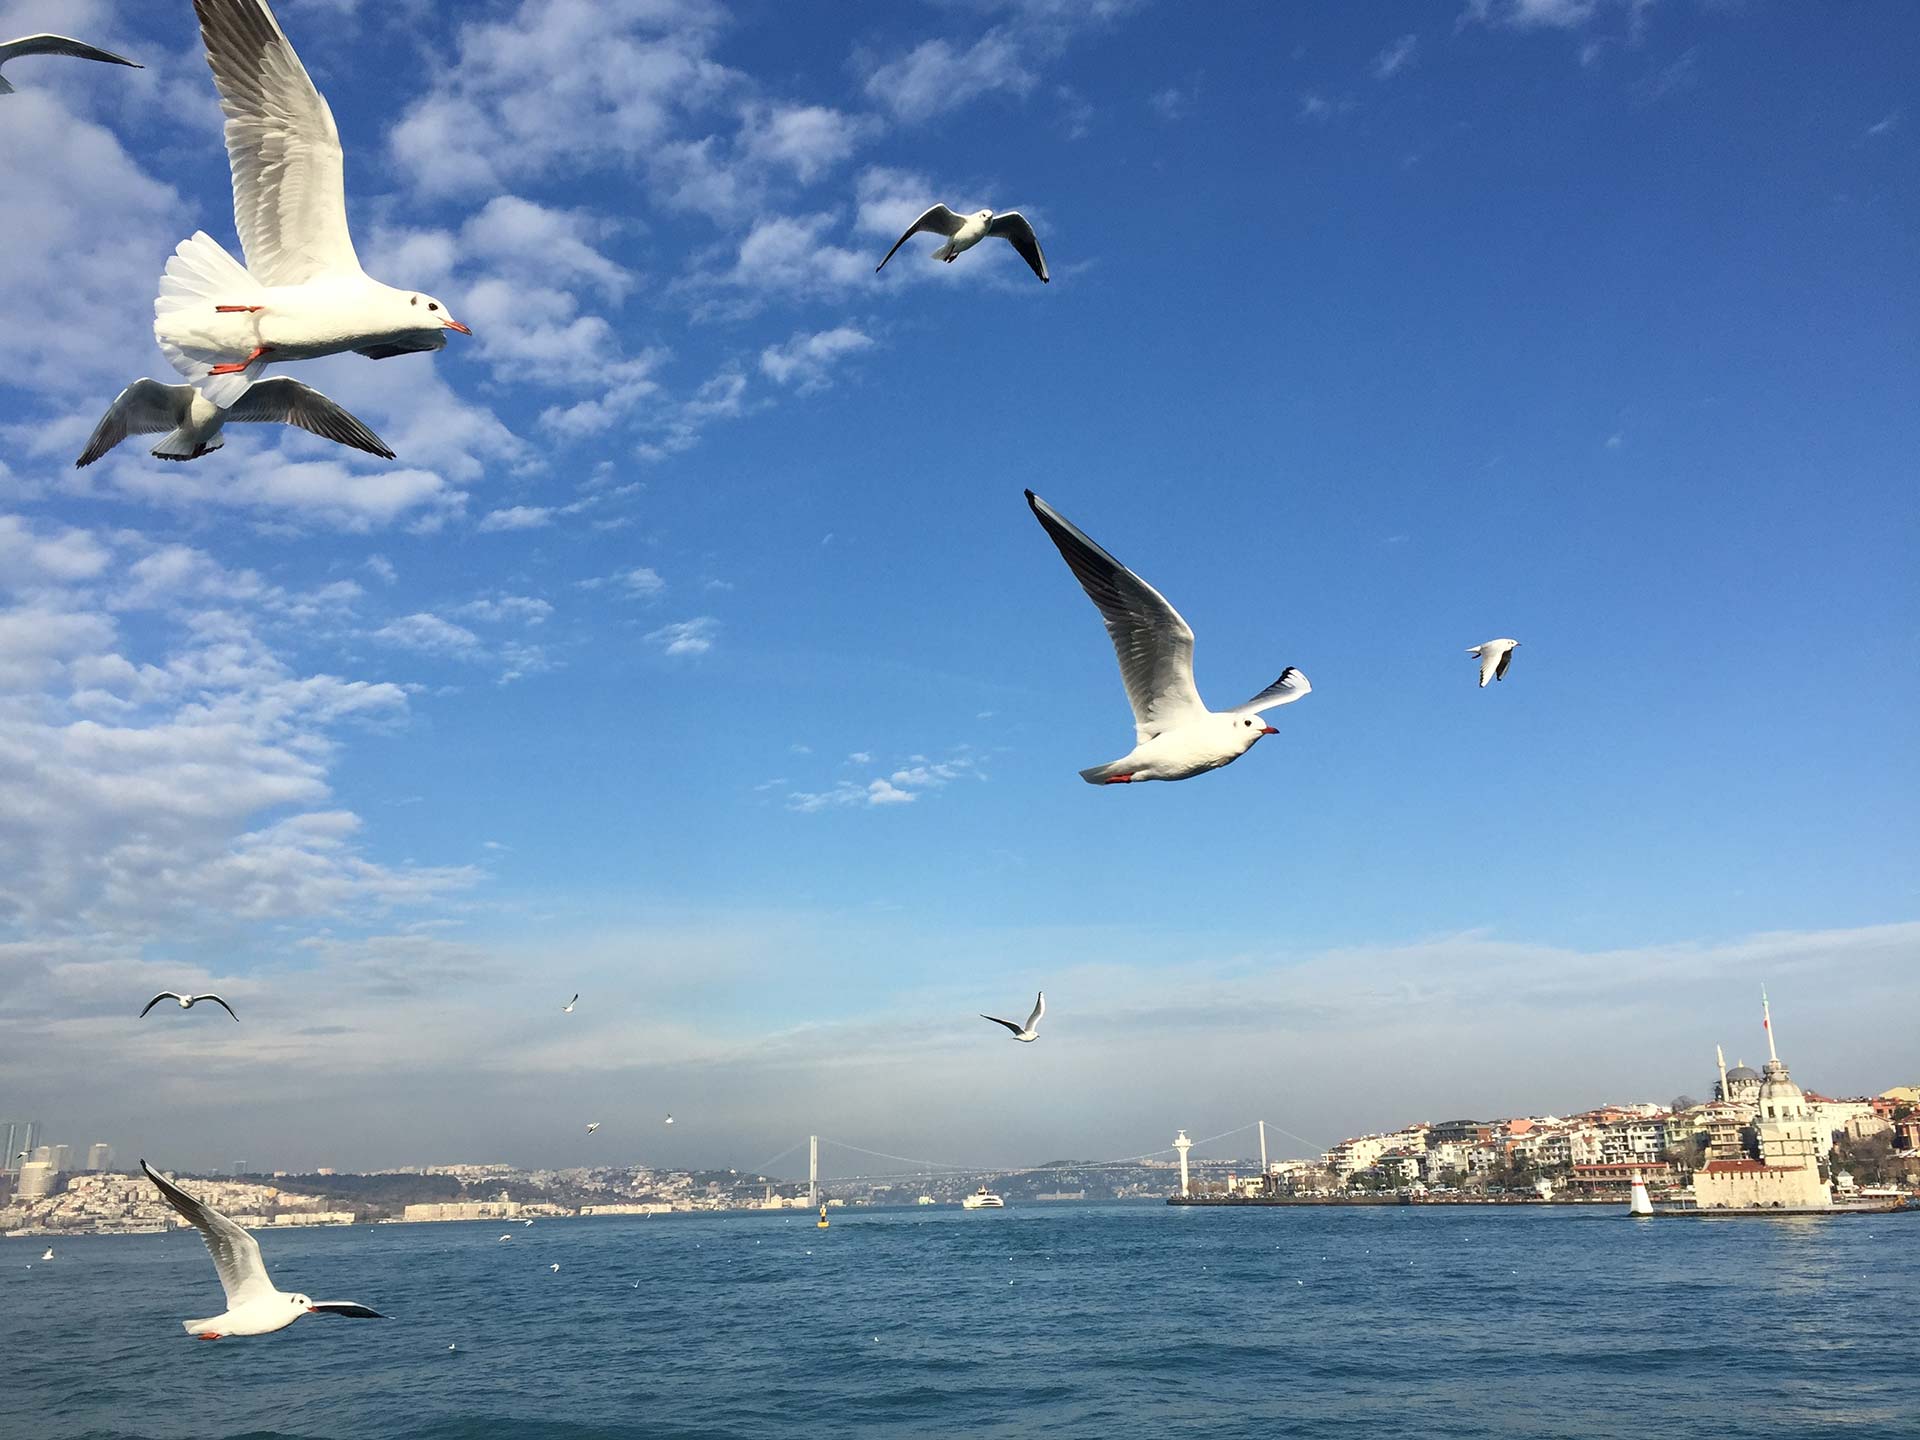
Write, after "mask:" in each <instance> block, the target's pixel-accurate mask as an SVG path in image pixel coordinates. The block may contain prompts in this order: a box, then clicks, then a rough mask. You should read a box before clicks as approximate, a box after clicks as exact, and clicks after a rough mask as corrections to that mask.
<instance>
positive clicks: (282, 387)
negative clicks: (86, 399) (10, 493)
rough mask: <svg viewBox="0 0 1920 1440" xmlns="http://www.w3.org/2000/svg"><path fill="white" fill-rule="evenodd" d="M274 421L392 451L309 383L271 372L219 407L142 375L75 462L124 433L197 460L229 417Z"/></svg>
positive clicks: (162, 452) (386, 456)
mask: <svg viewBox="0 0 1920 1440" xmlns="http://www.w3.org/2000/svg"><path fill="white" fill-rule="evenodd" d="M230 420H233V421H242V422H244V421H255V420H257V421H273V422H276V423H284V424H287V425H297V426H299V427H300V428H301V429H302V430H305V431H308V432H309V433H311V434H314V435H318V436H319V437H320V438H321V439H323V440H335V441H338V442H339V443H340V444H342V445H347V446H351V447H352V448H353V449H355V450H364V451H366V452H367V453H368V454H369V455H378V456H379V457H380V458H381V459H382V460H391V459H393V451H391V450H389V449H388V448H387V445H386V442H385V441H384V440H382V439H381V438H380V437H379V436H378V435H376V434H374V433H373V431H371V430H369V429H368V428H367V427H366V426H365V425H362V424H361V423H360V422H359V421H358V420H356V419H355V418H354V417H353V416H352V415H350V414H348V413H347V412H346V411H345V410H343V409H341V408H340V407H339V406H338V405H336V404H334V403H333V401H331V400H329V399H328V398H327V397H326V396H324V395H322V394H321V393H320V392H319V391H318V390H316V389H314V388H313V387H312V386H311V385H302V384H301V383H300V382H299V381H298V380H289V379H286V378H285V377H276V378H274V379H272V380H262V381H261V382H260V383H259V384H257V385H255V386H254V387H253V388H252V389H251V390H249V391H247V393H246V394H244V395H242V396H241V397H240V398H239V399H238V400H236V401H235V402H234V404H233V408H232V409H231V410H222V409H221V408H220V407H219V406H218V405H215V404H214V403H213V402H212V401H211V400H209V399H207V397H206V396H204V395H202V394H201V393H200V392H199V391H198V390H195V389H194V388H193V386H191V385H162V384H161V383H160V382H159V381H158V380H150V379H147V378H145V377H142V378H141V379H139V380H136V381H134V382H133V383H132V384H131V385H129V386H128V387H127V388H126V389H124V390H122V391H121V392H120V395H119V397H118V398H117V399H116V400H115V401H114V402H113V404H111V405H109V406H108V407H107V413H106V414H104V415H102V416H101V417H100V423H99V424H98V425H96V426H94V427H93V436H92V438H91V439H89V440H88V441H87V448H86V449H85V450H83V451H81V452H80V458H79V459H78V460H76V461H74V462H73V463H74V466H75V468H80V467H84V466H87V465H91V464H93V462H94V461H96V460H98V459H99V458H100V457H101V456H102V455H104V454H106V453H107V452H108V451H109V450H111V449H113V447H114V446H116V445H118V444H119V443H120V442H121V441H122V440H124V439H126V438H127V437H128V436H129V435H158V434H161V433H162V432H163V431H164V432H165V433H166V437H167V438H166V439H164V440H162V441H161V442H160V443H159V444H158V445H156V446H154V447H153V452H152V453H153V457H154V459H156V460H198V459H199V458H200V457H201V456H202V455H211V454H212V453H213V452H214V451H216V450H218V449H220V448H221V447H223V446H224V445H225V444H226V443H227V442H226V441H225V440H222V439H221V438H220V430H221V427H222V426H224V425H225V424H226V423H227V422H228V421H230Z"/></svg>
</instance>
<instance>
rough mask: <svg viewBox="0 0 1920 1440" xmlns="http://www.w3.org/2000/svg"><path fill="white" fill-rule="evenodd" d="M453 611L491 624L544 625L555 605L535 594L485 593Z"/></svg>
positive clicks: (465, 618)
mask: <svg viewBox="0 0 1920 1440" xmlns="http://www.w3.org/2000/svg"><path fill="white" fill-rule="evenodd" d="M453 613H454V614H456V615H458V616H460V618H461V619H463V620H479V621H483V622H487V623H491V624H500V623H504V622H507V621H518V622H519V623H521V624H523V625H544V624H545V623H546V620H547V617H548V616H549V615H551V614H553V606H552V604H551V603H550V602H548V601H546V600H542V599H540V598H539V597H538V596H535V595H483V596H482V597H480V598H479V599H478V600H469V601H468V602H467V603H466V604H464V605H461V606H459V607H457V608H456V609H455V610H454V612H453Z"/></svg>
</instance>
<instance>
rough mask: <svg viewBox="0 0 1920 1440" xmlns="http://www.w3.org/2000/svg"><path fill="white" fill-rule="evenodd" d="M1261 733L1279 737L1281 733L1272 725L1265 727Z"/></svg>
mask: <svg viewBox="0 0 1920 1440" xmlns="http://www.w3.org/2000/svg"><path fill="white" fill-rule="evenodd" d="M1260 733H1261V734H1262V735H1278V734H1279V733H1280V732H1279V731H1278V730H1276V729H1274V728H1273V726H1271V725H1265V726H1262V727H1261V730H1260Z"/></svg>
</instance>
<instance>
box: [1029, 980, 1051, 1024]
mask: <svg viewBox="0 0 1920 1440" xmlns="http://www.w3.org/2000/svg"><path fill="white" fill-rule="evenodd" d="M1046 1013H1047V992H1046V991H1044V990H1042V991H1041V992H1040V993H1039V994H1038V995H1036V996H1035V997H1034V1000H1033V1013H1032V1014H1031V1015H1029V1016H1027V1029H1029V1030H1031V1029H1033V1027H1034V1026H1036V1025H1038V1024H1039V1023H1040V1017H1041V1016H1042V1015H1044V1014H1046Z"/></svg>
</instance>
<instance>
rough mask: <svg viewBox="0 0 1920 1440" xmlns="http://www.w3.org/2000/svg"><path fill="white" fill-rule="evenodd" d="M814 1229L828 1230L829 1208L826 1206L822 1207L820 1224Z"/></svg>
mask: <svg viewBox="0 0 1920 1440" xmlns="http://www.w3.org/2000/svg"><path fill="white" fill-rule="evenodd" d="M813 1228H814V1229H816V1230H824V1229H826V1228H827V1207H826V1206H824V1205H822V1206H821V1207H820V1223H819V1224H818V1225H816V1226H814V1227H813Z"/></svg>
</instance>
